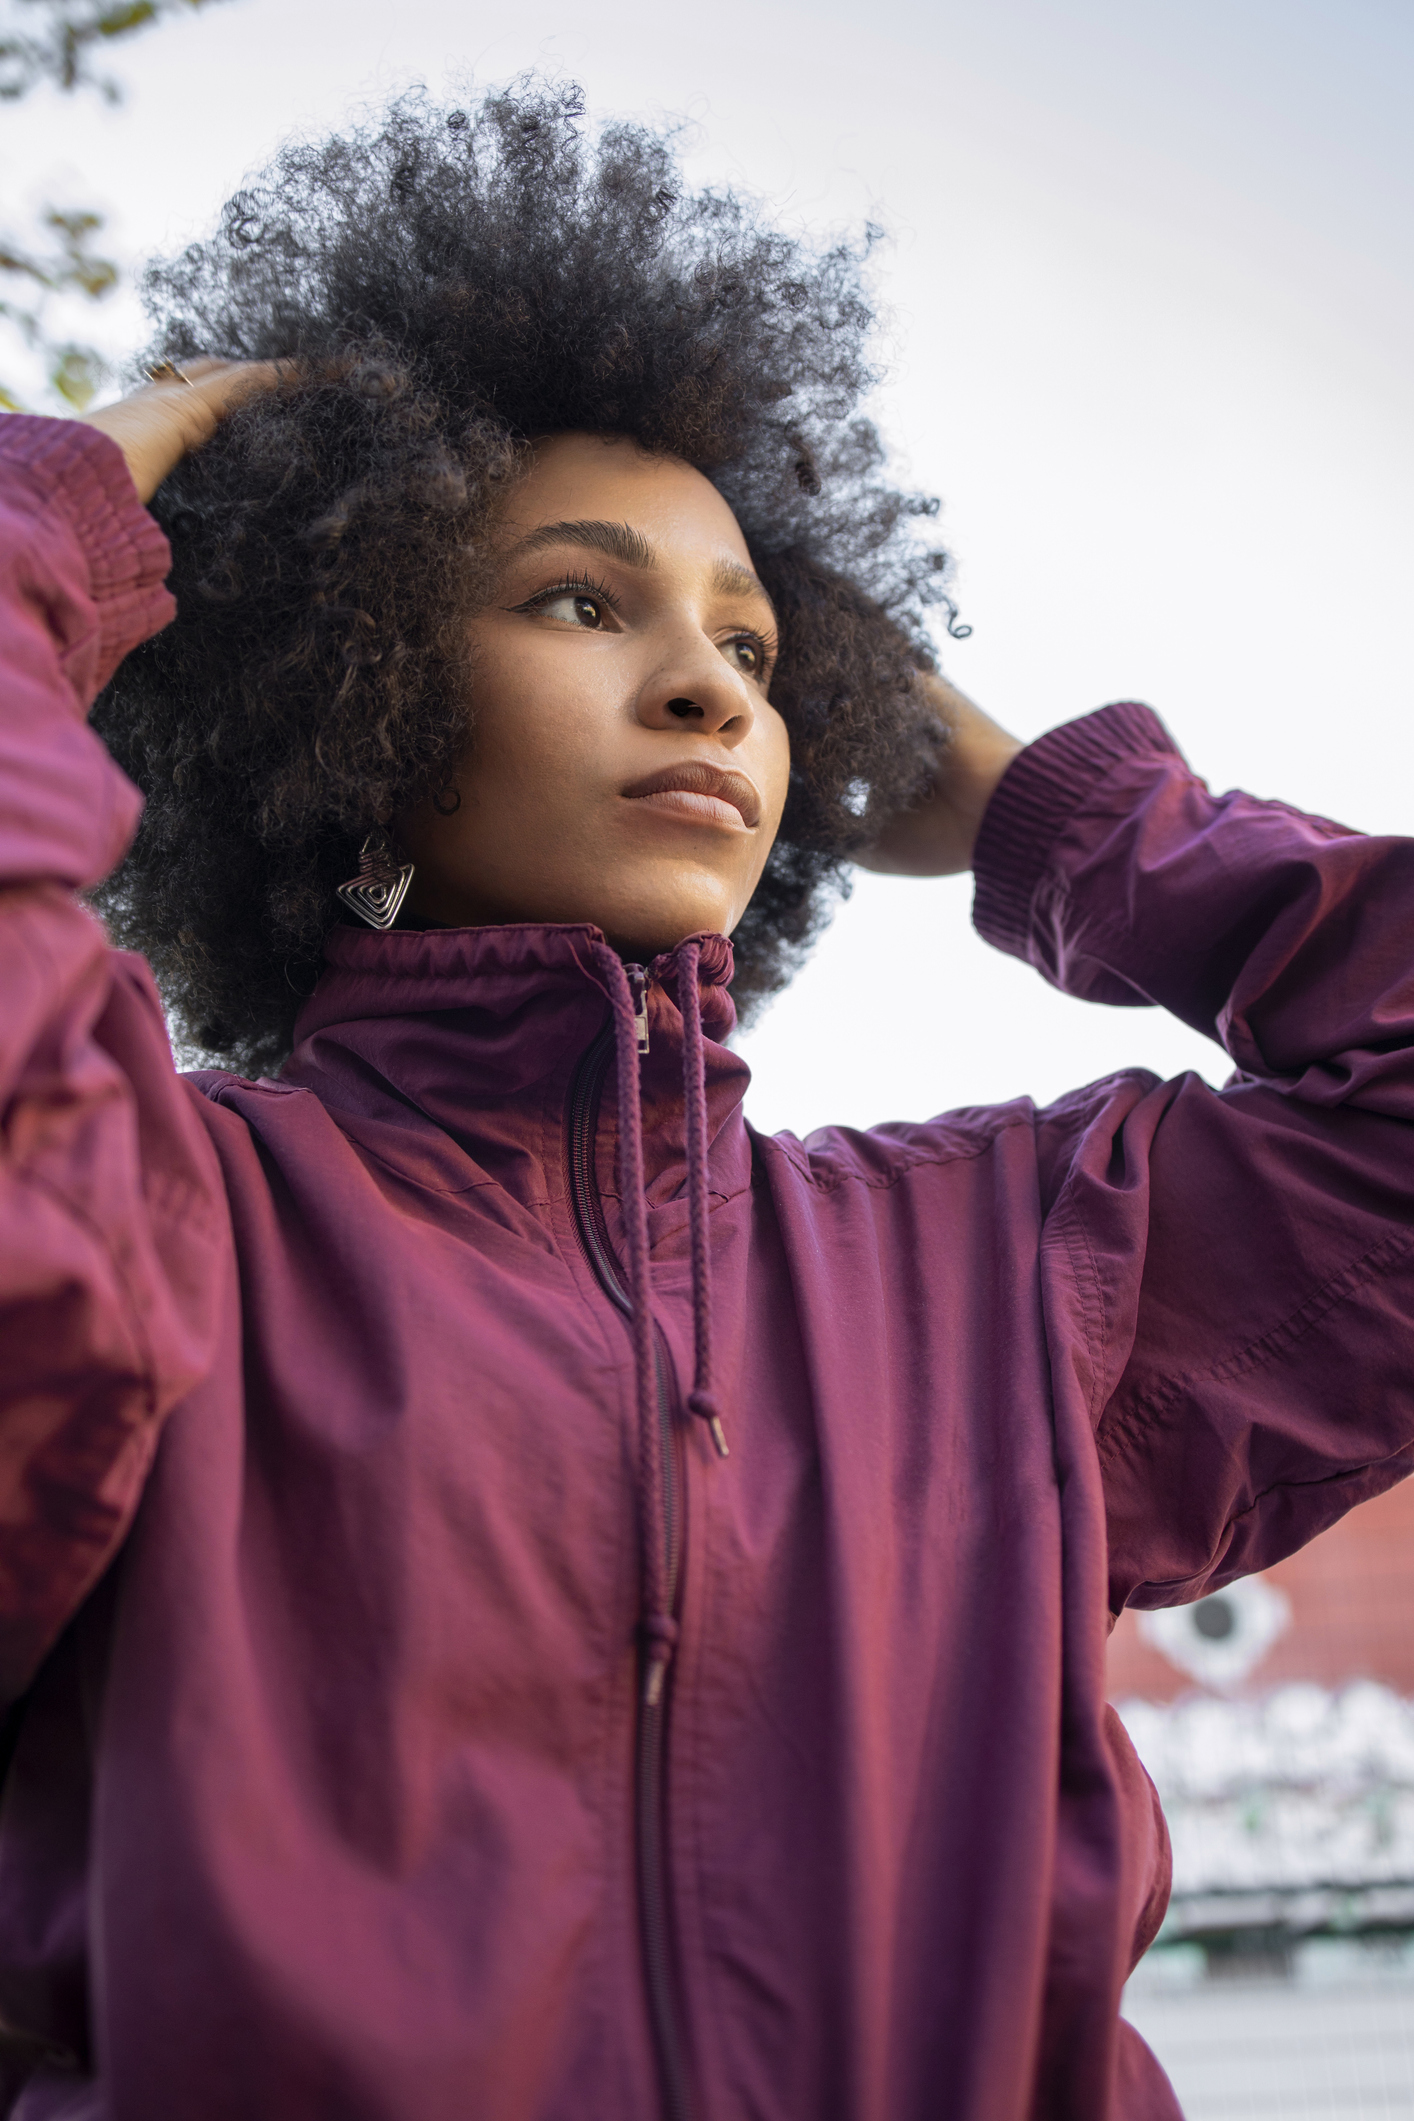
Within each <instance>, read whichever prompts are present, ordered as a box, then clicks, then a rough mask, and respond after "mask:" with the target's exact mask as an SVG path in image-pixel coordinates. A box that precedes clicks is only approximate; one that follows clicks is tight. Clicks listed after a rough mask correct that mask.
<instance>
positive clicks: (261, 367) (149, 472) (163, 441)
mask: <svg viewBox="0 0 1414 2121" xmlns="http://www.w3.org/2000/svg"><path fill="white" fill-rule="evenodd" d="M180 366H181V371H182V375H183V376H188V377H190V379H191V380H190V381H189V382H186V383H184V382H183V381H182V380H181V377H180V376H178V375H176V374H173V375H171V376H164V377H162V378H161V380H160V381H159V382H156V383H144V385H143V386H142V389H141V390H135V391H134V392H133V393H132V395H131V397H127V398H120V399H119V400H118V402H117V404H116V405H105V406H104V408H103V410H102V412H91V413H90V414H89V415H88V417H87V419H86V420H85V421H84V422H83V424H84V426H85V427H97V428H98V429H99V430H100V431H101V432H102V433H103V434H106V435H111V436H112V438H113V440H114V441H115V442H116V443H117V445H118V447H119V449H121V450H122V452H123V455H124V456H125V457H126V458H127V461H128V470H129V471H130V472H131V473H132V479H133V484H134V486H136V488H137V494H138V499H139V500H140V501H142V502H147V501H150V500H151V499H152V496H153V495H154V494H155V493H156V491H157V489H158V487H159V486H160V485H161V484H162V481H163V480H164V479H165V478H166V476H167V474H168V472H169V471H175V470H176V468H177V466H178V464H180V463H181V461H182V458H183V457H184V456H185V455H186V454H187V452H188V450H192V449H200V447H201V445H202V443H203V442H209V441H210V439H211V437H212V435H214V434H215V432H216V429H217V427H218V425H219V424H220V422H221V421H222V420H223V419H224V418H225V416H226V414H227V413H228V412H229V411H230V410H231V408H232V406H233V405H238V404H239V403H240V401H241V399H242V398H246V397H249V396H250V394H251V392H252V391H253V390H269V389H271V388H272V387H273V386H274V384H275V383H276V382H278V380H279V375H280V364H279V362H277V361H218V360H213V359H211V358H210V357H209V356H203V358H202V359H200V360H196V361H183V362H182V363H181V364H180Z"/></svg>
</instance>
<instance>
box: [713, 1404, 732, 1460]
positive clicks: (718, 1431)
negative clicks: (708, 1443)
mask: <svg viewBox="0 0 1414 2121" xmlns="http://www.w3.org/2000/svg"><path fill="white" fill-rule="evenodd" d="M707 1426H708V1428H709V1429H710V1430H711V1431H712V1441H713V1443H714V1444H715V1445H716V1446H717V1456H718V1457H719V1458H730V1457H731V1455H732V1454H731V1452H730V1451H729V1450H728V1449H727V1432H726V1430H725V1429H724V1428H723V1427H722V1417H721V1415H720V1414H714V1415H713V1416H712V1419H711V1420H710V1421H709V1422H708V1424H707Z"/></svg>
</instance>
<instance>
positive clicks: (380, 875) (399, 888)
mask: <svg viewBox="0 0 1414 2121" xmlns="http://www.w3.org/2000/svg"><path fill="white" fill-rule="evenodd" d="M399 851H400V850H399V849H398V848H397V847H395V846H394V845H393V842H392V841H391V840H390V839H389V837H388V835H387V833H386V832H385V831H384V830H383V827H382V826H381V825H375V826H374V828H373V830H372V831H371V832H370V833H369V835H368V838H367V839H366V840H365V841H364V843H363V845H362V846H361V847H360V848H359V850H358V875H357V876H351V877H350V878H349V880H348V882H347V883H346V884H340V886H339V896H340V898H341V899H342V900H343V902H344V904H345V905H346V906H347V907H348V909H349V911H350V912H351V913H356V914H357V915H358V917H359V919H360V920H361V921H367V923H368V925H369V927H370V928H391V927H392V925H393V923H394V921H395V920H396V919H397V917H398V908H399V907H400V906H401V905H402V902H403V900H404V899H405V898H406V897H407V895H408V885H409V884H410V883H411V882H412V879H413V865H412V863H411V862H400V861H399V859H398V856H399Z"/></svg>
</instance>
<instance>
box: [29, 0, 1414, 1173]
mask: <svg viewBox="0 0 1414 2121" xmlns="http://www.w3.org/2000/svg"><path fill="white" fill-rule="evenodd" d="M529 66H539V67H543V68H548V69H550V70H553V71H557V72H559V73H561V74H568V75H572V76H574V77H575V78H577V79H579V80H580V81H581V82H582V83H583V85H584V87H585V89H586V92H587V95H588V99H589V106H590V112H591V115H592V116H595V117H602V116H609V115H624V114H630V115H640V116H647V117H658V116H662V115H671V116H675V117H682V118H685V119H687V120H688V121H690V123H689V125H688V128H687V130H686V131H685V133H684V136H683V138H684V146H685V152H686V160H687V167H688V172H689V175H690V176H691V177H692V178H694V179H696V180H699V181H709V180H710V181H715V182H722V181H726V182H731V183H734V184H737V185H740V186H742V187H744V188H747V189H749V190H751V191H754V192H756V193H759V194H764V195H765V196H766V197H767V198H768V199H769V200H770V201H771V203H772V205H773V207H774V209H775V210H776V212H777V213H778V214H779V215H780V217H781V218H782V219H783V220H784V221H785V222H786V223H787V224H788V225H790V226H793V227H800V228H806V229H811V230H816V231H820V232H825V231H829V230H832V229H835V228H839V227H850V226H857V225H858V224H859V222H861V221H862V220H863V219H864V218H866V217H869V218H872V219H875V220H877V221H880V222H882V223H883V225H884V226H885V227H886V228H887V229H888V230H889V231H890V234H891V238H892V241H891V244H890V247H889V248H888V249H887V250H886V251H885V253H884V255H883V257H882V261H881V265H880V272H879V291H880V294H881V297H882V299H883V302H884V304H885V306H886V309H887V311H888V321H887V331H886V337H885V341H884V351H885V355H886V367H887V374H886V378H885V381H884V384H883V386H882V389H881V391H880V394H879V399H878V403H877V405H876V407H875V411H876V415H877V417H878V418H879V419H880V421H881V423H882V425H883V427H884V429H885V431H886V433H887V434H888V435H889V437H890V438H891V440H892V442H893V443H894V445H895V447H896V449H897V451H898V454H899V458H900V463H901V467H902V468H903V470H904V471H905V473H906V474H907V475H908V476H909V477H911V478H912V479H913V480H914V481H915V482H917V483H918V484H920V485H924V486H927V487H928V488H930V489H931V490H933V491H936V492H938V493H940V494H941V495H942V496H943V501H944V516H943V530H944V535H945V537H946V538H947V540H948V542H949V543H950V544H951V546H952V547H953V549H954V550H955V552H956V553H957V555H958V559H959V563H960V574H959V580H958V591H959V595H960V598H961V602H962V606H963V616H964V618H965V619H967V620H968V621H969V622H970V623H971V624H972V626H973V628H974V631H973V634H972V637H971V638H970V639H969V640H967V641H965V642H961V643H957V644H949V645H948V648H947V654H946V658H945V661H946V667H947V668H948V671H949V673H950V674H951V675H952V676H953V677H954V679H955V680H956V681H957V682H958V683H959V684H961V685H962V686H963V687H964V688H966V689H967V690H968V691H970V692H972V693H973V695H974V696H975V697H976V698H978V699H979V700H980V701H981V702H982V703H983V704H984V705H985V706H987V707H988V708H989V709H990V711H991V712H993V713H994V714H996V715H997V716H998V717H999V718H1000V719H1002V720H1003V721H1005V722H1008V723H1009V724H1010V725H1011V726H1012V727H1013V728H1014V729H1016V731H1017V732H1018V733H1019V734H1021V735H1023V736H1032V735H1035V734H1038V733H1039V732H1040V731H1041V730H1043V729H1045V728H1047V727H1049V726H1051V725H1052V724H1054V723H1055V722H1058V721H1061V720H1064V719H1066V718H1067V717H1069V716H1071V715H1073V714H1077V713H1082V712H1084V711H1085V710H1087V709H1088V708H1090V707H1093V706H1097V705H1099V704H1100V703H1101V702H1103V701H1104V700H1107V699H1113V698H1118V697H1130V698H1133V697H1140V698H1144V699H1147V700H1149V701H1150V702H1151V703H1152V704H1153V705H1154V706H1156V707H1157V708H1158V709H1159V711H1160V712H1161V713H1162V714H1163V715H1164V717H1165V719H1166V720H1167V721H1168V723H1169V725H1170V727H1171V728H1172V729H1173V730H1174V732H1175V734H1176V735H1177V736H1178V737H1179V739H1180V741H1181V742H1182V743H1183V745H1184V746H1185V748H1186V750H1187V751H1188V753H1189V755H1190V757H1191V758H1192V760H1193V762H1194V764H1195V765H1196V766H1197V767H1198V769H1199V770H1200V771H1201V772H1203V773H1204V774H1205V775H1206V776H1207V777H1208V778H1209V780H1210V781H1212V783H1213V784H1214V785H1215V786H1218V787H1225V786H1230V785H1233V784H1241V785H1245V786H1248V787H1250V788H1252V789H1254V790H1255V791H1256V792H1258V793H1260V794H1263V795H1279V796H1282V797H1285V798H1287V799H1289V800H1291V801H1293V802H1296V803H1299V804H1301V805H1303V806H1305V807H1307V808H1312V809H1317V810H1321V811H1323V812H1324V813H1326V814H1327V815H1333V816H1335V817H1338V818H1342V819H1343V820H1345V821H1346V822H1349V823H1352V824H1356V825H1360V826H1362V827H1364V828H1366V829H1369V830H1375V831H1409V830H1410V829H1411V828H1414V775H1412V774H1411V768H1414V729H1411V711H1410V710H1411V706H1414V697H1412V695H1414V686H1411V679H1410V670H1411V658H1410V650H1409V643H1408V638H1407V637H1408V633H1409V628H1410V623H1411V617H1414V596H1411V590H1410V586H1409V585H1410V582H1411V578H1414V518H1412V517H1411V509H1410V497H1411V490H1412V489H1414V480H1411V473H1414V401H1412V400H1411V392H1410V385H1409V379H1410V376H1411V373H1414V275H1411V271H1410V250H1411V243H1414V197H1411V193H1412V192H1414V145H1411V141H1412V140H1414V128H1411V126H1410V123H1409V117H1408V113H1409V107H1410V95H1411V88H1412V87H1414V10H1411V9H1410V8H1409V7H1408V6H1407V4H1405V0H1321V4H1313V0H1061V4H1056V0H968V4H963V0H924V4H915V0H875V4H873V5H871V6H868V7H864V6H861V5H859V4H858V0H855V4H853V5H850V6H845V5H844V4H843V0H810V4H809V5H808V6H807V5H800V6H788V5H784V4H782V0H758V4H757V5H755V6H754V7H752V8H750V9H717V8H711V7H700V8H697V9H693V10H691V11H689V10H688V9H686V8H684V7H683V6H682V5H681V4H679V5H678V6H676V7H675V8H664V7H663V6H662V5H661V4H652V5H650V4H648V0H596V4H595V6H594V7H593V8H592V9H590V10H585V9H583V8H581V7H578V6H571V5H569V4H568V0H518V4H517V5H516V6H515V7H514V8H493V7H490V6H487V5H483V4H481V0H456V4H451V0H397V4H396V5H374V4H371V0H227V4H225V5H223V6H220V7H217V8H213V9H211V10H210V12H209V13H204V14H203V15H201V16H197V17H195V18H193V19H191V20H190V21H183V22H179V23H174V24H172V25H170V26H167V27H164V28H161V29H159V30H158V31H156V32H155V33H153V34H152V35H151V37H150V38H148V39H146V40H145V41H137V42H134V43H133V44H132V45H131V46H130V47H129V48H128V49H127V50H126V51H124V52H123V53H122V54H121V55H120V56H119V57H118V59H117V63H116V65H115V69H114V70H115V71H116V72H117V73H118V74H120V75H121V77H122V78H123V80H124V81H125V82H126V84H127V86H128V91H129V93H128V98H127V102H126V104H125V106H124V107H123V108H121V109H119V110H116V111H113V112H109V111H107V110H105V109H103V108H102V107H101V106H99V105H98V104H96V103H95V102H93V101H92V100H89V101H86V102H78V101H74V100H72V99H68V100H64V99H60V98H59V97H57V96H54V95H50V94H45V95H43V96H39V97H36V98H34V99H33V100H32V101H31V102H30V103H29V104H26V105H24V106H21V107H19V108H15V109H5V110H3V111H0V182H3V185H4V190H5V196H6V197H7V199H8V200H9V201H25V200H28V201H31V202H34V201H37V200H39V199H41V198H45V197H57V198H60V199H61V200H62V199H68V198H73V199H76V200H81V201H83V202H84V203H87V202H89V201H95V202H97V203H100V204H102V205H104V206H105V207H106V208H107V209H108V210H109V212H110V213H111V216H112V221H113V230H114V238H113V239H114V243H115V245H116V247H117V250H118V252H119V253H120V254H121V255H122V256H123V257H124V258H125V259H130V258H133V257H137V256H140V255H142V254H143V253H145V252H148V251H151V250H153V249H156V248H164V247H171V246H173V245H177V244H180V243H181V242H183V241H185V240H187V239H188V238H189V237H190V236H191V235H192V234H194V233H197V232H199V231H201V230H202V229H204V228H205V226H206V225H207V224H208V223H209V221H210V220H211V218H212V216H213V214H214V212H215V209H216V207H217V206H218V204H219V202H220V201H221V199H222V198H223V197H224V196H225V195H226V194H227V193H229V192H230V191H231V190H233V189H235V187H236V185H237V184H238V183H239V181H240V179H241V178H242V176H243V175H244V174H245V173H246V172H247V171H248V170H249V169H250V168H251V167H252V166H253V165H255V164H258V162H259V161H260V159H261V158H262V157H263V156H264V155H265V154H266V153H267V152H268V151H269V149H270V148H271V147H272V146H273V145H274V144H275V143H276V142H277V141H278V140H279V139H280V138H282V137H283V136H284V135H286V134H288V133H289V132H291V131H292V130H303V131H306V132H318V131H322V130H326V129H328V128H329V127H331V126H333V125H334V124H337V123H338V122H340V121H341V120H343V119H345V118H346V117H347V116H348V115H349V114H350V112H352V111H354V110H356V109H357V108H358V107H360V106H366V105H367V104H369V103H372V102H376V101H377V100H379V99H380V98H381V97H383V96H385V95H386V94H387V93H388V92H389V91H390V90H391V89H393V88H395V87H398V86H401V85H402V84H404V83H406V82H407V81H409V80H412V79H423V80H426V81H427V82H428V83H429V84H430V85H431V86H433V87H434V88H442V87H444V86H448V85H451V84H452V83H454V82H456V81H457V80H461V81H462V82H463V83H465V81H466V79H467V77H471V78H472V79H474V80H475V81H476V82H477V83H480V84H485V85H489V84H492V83H497V82H502V81H505V80H507V79H509V78H510V77H512V76H513V75H515V74H516V73H518V72H520V71H521V70H523V69H524V68H526V67H529ZM588 239H589V240H592V233H591V235H590V237H589V238H588ZM82 328H83V329H84V330H85V331H89V332H91V331H92V329H93V322H92V320H91V319H84V320H82ZM140 331H141V325H140V319H139V318H138V316H137V313H136V310H135V308H134V306H133V305H132V304H131V302H130V301H129V300H128V299H127V298H119V300H118V301H117V302H116V303H115V304H114V305H112V307H111V308H110V309H109V311H108V313H107V315H106V317H105V319H104V321H103V324H102V336H103V338H104V341H105V343H106V344H108V345H111V346H112V347H114V348H121V347H123V346H124V345H128V346H131V345H132V344H134V343H135V342H136V340H137V338H138V337H139V336H140ZM968 901H969V890H968V886H967V885H966V883H965V882H961V881H954V882H946V883H941V884H913V883H901V882H898V881H896V880H892V879H883V878H870V877H866V878H863V879H861V881H860V884H859V887H858V889H857V890H856V892H855V895H854V897H853V898H852V900H851V901H850V903H849V904H848V905H847V906H846V907H845V908H844V910H843V911H842V913H841V914H840V916H839V918H838V920H837V922H836V924H835V926H834V928H833V929H832V931H831V933H830V934H829V936H828V937H827V938H826V940H825V941H824V943H822V945H821V946H820V948H819V950H818V951H817V953H816V956H815V958H814V960H813V962H812V963H811V965H810V966H809V968H808V969H807V970H806V971H805V972H804V973H803V974H802V975H801V977H800V979H799V980H798V981H797V983H796V985H795V986H794V987H793V988H792V989H791V991H790V993H789V994H788V995H787V996H786V997H785V998H784V999H783V1000H782V1001H780V1002H778V1003H777V1004H776V1005H775V1006H774V1008H773V1009H772V1010H771V1012H770V1013H769V1014H768V1016H767V1017H766V1018H765V1019H764V1020H763V1022H762V1024H761V1026H760V1028H759V1029H758V1030H756V1031H754V1032H753V1033H752V1034H751V1035H750V1036H749V1037H748V1038H747V1039H746V1041H745V1042H744V1050H745V1052H746V1054H747V1056H748V1058H749V1059H750V1061H751V1063H752V1066H753V1069H754V1071H755V1081H754V1083H753V1087H752V1093H751V1096H750V1098H749V1099H748V1110H749V1111H750V1112H751V1113H752V1115H753V1117H755V1118H756V1119H757V1121H758V1123H760V1124H763V1125H767V1126H771V1127H777V1126H783V1125H788V1126H792V1127H794V1128H796V1129H797V1131H802V1132H803V1131H805V1130H806V1129H807V1128H809V1127H811V1126H814V1125H817V1124H819V1123H820V1122H822V1121H825V1120H843V1121H848V1122H851V1123H856V1124H867V1123H869V1122H870V1121H873V1120H878V1119H887V1118H893V1117H900V1118H906V1117H921V1116H923V1115H925V1114H927V1113H929V1112H931V1111H935V1110H938V1109H940V1108H942V1107H945V1106H948V1105H954V1104H971V1103H980V1102H984V1101H990V1100H993V1099H996V1098H1001V1097H1011V1096H1015V1095H1018V1094H1021V1093H1023V1092H1028V1091H1029V1092H1031V1093H1033V1094H1035V1095H1037V1096H1038V1097H1041V1098H1046V1097H1051V1096H1054V1095H1056V1094H1058V1093H1060V1092H1061V1091H1063V1090H1065V1089H1066V1088H1069V1087H1071V1086H1073V1085H1074V1084H1076V1083H1078V1082H1081V1081H1084V1080H1087V1079H1088V1078H1090V1077H1093V1076H1096V1075H1100V1074H1103V1073H1105V1072H1107V1071H1108V1070H1110V1069H1112V1068H1115V1067H1120V1066H1124V1065H1126V1064H1130V1063H1136V1062H1137V1063H1140V1064H1143V1065H1146V1066H1151V1067H1154V1068H1157V1069H1159V1070H1161V1071H1162V1072H1165V1073H1169V1072H1173V1071H1174V1070H1176V1069H1179V1068H1183V1067H1190V1066H1194V1067H1199V1068H1201V1069H1202V1070H1203V1071H1204V1072H1205V1073H1207V1074H1209V1075H1210V1077H1212V1078H1213V1079H1218V1080H1220V1079H1221V1075H1222V1073H1223V1071H1224V1062H1223V1057H1222V1055H1221V1054H1220V1053H1218V1052H1217V1050H1216V1049H1215V1048H1213V1047H1211V1046H1208V1045H1207V1044H1206V1043H1205V1042H1204V1041H1202V1040H1201V1039H1199V1038H1198V1037H1196V1035H1194V1034H1192V1033H1189V1032H1186V1031H1184V1030H1183V1029H1182V1028H1181V1027H1177V1026H1172V1025H1170V1024H1168V1023H1167V1022H1166V1021H1165V1020H1164V1019H1163V1018H1161V1017H1160V1016H1159V1015H1158V1014H1157V1013H1156V1012H1155V1011H1152V1010H1137V1011H1136V1010H1107V1009H1096V1008H1087V1007H1085V1006H1083V1005H1081V1004H1076V1003H1070V1002H1067V1001H1064V1000H1063V999H1061V998H1060V997H1058V996H1055V995H1052V994H1050V993H1049V992H1048V991H1047V990H1045V989H1044V988H1043V987H1042V985H1041V983H1040V982H1039V981H1038V980H1036V979H1035V977H1034V975H1031V974H1029V973H1027V972H1026V971H1025V970H1024V969H1023V968H1021V967H1019V966H1017V965H1014V964H1012V963H1011V962H1009V961H1007V960H1004V959H1001V958H998V957H996V956H995V955H994V954H993V953H991V952H989V951H988V950H986V949H985V948H984V946H983V945H982V944H981V943H979V942H978V941H977V940H976V938H975V937H974V936H973V935H972V934H971V932H970V929H969V926H968Z"/></svg>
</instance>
